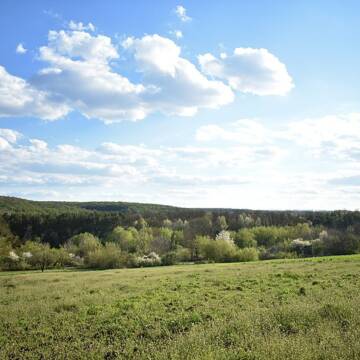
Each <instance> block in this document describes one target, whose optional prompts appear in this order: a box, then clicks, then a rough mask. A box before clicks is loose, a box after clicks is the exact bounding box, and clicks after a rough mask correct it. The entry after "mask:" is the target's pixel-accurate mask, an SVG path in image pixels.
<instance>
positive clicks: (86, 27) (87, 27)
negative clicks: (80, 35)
mask: <svg viewBox="0 0 360 360" xmlns="http://www.w3.org/2000/svg"><path fill="white" fill-rule="evenodd" d="M69 29H70V30H77V31H87V30H89V31H95V26H94V25H93V24H92V23H91V22H89V23H88V24H87V25H86V24H83V23H82V22H81V21H80V22H78V23H77V22H75V21H73V20H71V21H70V22H69Z"/></svg>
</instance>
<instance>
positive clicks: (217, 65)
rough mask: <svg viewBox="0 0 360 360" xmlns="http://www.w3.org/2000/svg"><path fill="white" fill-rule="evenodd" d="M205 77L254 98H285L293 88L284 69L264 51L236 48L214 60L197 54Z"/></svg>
mask: <svg viewBox="0 0 360 360" xmlns="http://www.w3.org/2000/svg"><path fill="white" fill-rule="evenodd" d="M198 60H199V63H200V66H201V69H202V71H203V72H204V73H206V74H207V75H211V76H213V77H215V78H218V79H221V80H224V81H227V83H228V84H229V85H230V86H231V87H232V88H233V89H234V90H236V91H241V92H245V93H252V94H256V95H285V94H286V93H288V92H289V91H290V90H291V89H292V88H293V86H294V84H293V81H292V78H291V77H290V75H289V74H288V72H287V69H286V66H285V65H284V64H283V63H282V62H280V60H279V59H278V58H277V57H276V56H275V55H273V54H271V53H270V52H269V51H268V50H267V49H253V48H236V49H235V50H234V52H233V54H231V55H227V54H225V53H222V54H221V56H220V58H216V57H215V56H213V55H212V54H210V53H207V54H204V55H199V57H198Z"/></svg>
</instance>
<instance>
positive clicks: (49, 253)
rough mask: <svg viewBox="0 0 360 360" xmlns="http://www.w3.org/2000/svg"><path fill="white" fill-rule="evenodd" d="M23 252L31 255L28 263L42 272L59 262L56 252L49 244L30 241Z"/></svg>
mask: <svg viewBox="0 0 360 360" xmlns="http://www.w3.org/2000/svg"><path fill="white" fill-rule="evenodd" d="M23 250H24V252H29V253H30V254H31V256H30V257H28V258H27V259H26V261H27V262H28V263H29V264H30V265H31V266H34V267H36V268H40V269H41V271H42V272H43V271H44V270H45V269H47V268H49V267H51V266H52V265H54V264H55V262H56V260H57V259H56V253H55V250H54V249H51V248H50V245H49V244H42V243H37V242H32V241H28V242H26V244H25V245H24V248H23Z"/></svg>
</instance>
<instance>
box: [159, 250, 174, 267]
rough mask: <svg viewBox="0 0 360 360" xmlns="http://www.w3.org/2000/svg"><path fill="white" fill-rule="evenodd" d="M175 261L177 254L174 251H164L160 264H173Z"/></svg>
mask: <svg viewBox="0 0 360 360" xmlns="http://www.w3.org/2000/svg"><path fill="white" fill-rule="evenodd" d="M176 263H177V254H176V252H175V251H171V252H168V253H166V254H165V255H163V256H162V257H161V264H162V265H175V264H176Z"/></svg>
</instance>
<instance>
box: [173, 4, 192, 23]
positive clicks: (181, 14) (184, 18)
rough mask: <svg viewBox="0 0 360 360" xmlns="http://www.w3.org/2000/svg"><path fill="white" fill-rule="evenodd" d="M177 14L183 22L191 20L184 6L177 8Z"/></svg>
mask: <svg viewBox="0 0 360 360" xmlns="http://www.w3.org/2000/svg"><path fill="white" fill-rule="evenodd" d="M175 14H176V15H177V17H178V18H179V19H180V20H181V21H183V22H187V21H190V20H191V17H190V16H188V15H187V13H186V9H185V8H184V6H182V5H178V6H176V8H175Z"/></svg>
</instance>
